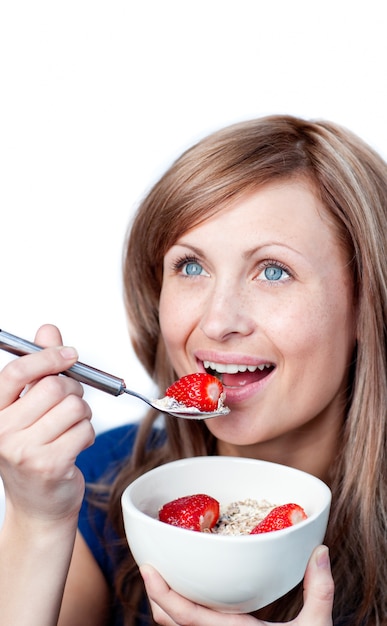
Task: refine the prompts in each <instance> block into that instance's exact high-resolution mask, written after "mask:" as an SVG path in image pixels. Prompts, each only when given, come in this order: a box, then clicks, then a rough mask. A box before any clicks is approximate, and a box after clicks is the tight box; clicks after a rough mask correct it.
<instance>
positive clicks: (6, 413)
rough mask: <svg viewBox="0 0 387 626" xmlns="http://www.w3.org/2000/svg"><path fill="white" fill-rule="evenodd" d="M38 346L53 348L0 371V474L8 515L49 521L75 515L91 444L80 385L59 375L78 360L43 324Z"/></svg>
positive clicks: (88, 414) (88, 413) (87, 410)
mask: <svg viewBox="0 0 387 626" xmlns="http://www.w3.org/2000/svg"><path fill="white" fill-rule="evenodd" d="M36 342H37V343H38V344H39V345H44V346H52V347H49V348H47V349H45V350H42V351H41V352H37V353H35V354H32V355H28V356H24V357H21V358H19V359H16V360H14V361H11V362H10V363H8V364H7V365H6V366H5V367H4V369H3V371H2V372H1V373H0V475H1V476H2V478H3V482H4V488H5V493H6V498H7V508H6V514H8V512H9V511H11V512H17V518H19V519H20V516H24V517H25V518H26V519H29V520H34V519H35V520H36V521H38V520H41V521H50V520H52V519H54V520H59V519H61V518H67V519H68V518H69V517H71V516H73V517H76V516H77V514H78V510H79V507H80V504H81V501H82V497H83V492H84V481H83V477H82V475H81V473H80V472H79V470H78V469H77V468H76V467H75V464H74V462H75V458H76V456H77V455H78V454H79V452H80V451H81V450H82V449H84V448H85V447H87V446H89V445H90V444H91V443H92V442H93V441H94V431H93V428H92V426H91V424H90V418H91V410H90V408H89V406H88V405H87V403H86V402H85V401H84V400H83V388H82V386H81V385H80V384H79V383H78V382H76V381H74V380H72V379H70V378H68V377H65V376H58V375H57V374H58V373H59V372H62V371H64V370H66V369H68V368H69V367H71V366H72V365H73V364H74V363H75V361H76V360H77V353H76V351H75V350H74V349H73V348H64V347H63V346H62V345H61V344H62V338H61V336H60V333H59V331H58V329H57V328H55V327H54V326H43V327H42V328H41V329H40V330H39V332H38V333H37V335H36Z"/></svg>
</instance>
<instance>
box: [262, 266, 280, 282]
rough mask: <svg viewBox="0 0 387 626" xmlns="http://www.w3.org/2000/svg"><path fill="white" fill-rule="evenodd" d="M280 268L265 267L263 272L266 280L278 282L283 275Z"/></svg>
mask: <svg viewBox="0 0 387 626" xmlns="http://www.w3.org/2000/svg"><path fill="white" fill-rule="evenodd" d="M283 272H284V271H283V269H282V268H281V267H267V268H266V269H265V271H264V274H265V277H266V278H267V280H280V278H281V277H282V274H283Z"/></svg>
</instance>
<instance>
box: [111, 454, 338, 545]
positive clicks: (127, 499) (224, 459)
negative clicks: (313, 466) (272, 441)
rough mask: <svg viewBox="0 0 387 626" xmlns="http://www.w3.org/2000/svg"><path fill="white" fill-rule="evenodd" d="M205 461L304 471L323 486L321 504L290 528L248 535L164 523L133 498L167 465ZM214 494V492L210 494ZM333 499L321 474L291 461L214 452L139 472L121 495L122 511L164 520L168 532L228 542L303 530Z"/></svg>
mask: <svg viewBox="0 0 387 626" xmlns="http://www.w3.org/2000/svg"><path fill="white" fill-rule="evenodd" d="M203 461H204V462H205V463H206V462H209V463H214V464H216V463H219V464H221V463H230V461H231V462H232V463H234V462H235V463H238V464H240V465H248V464H250V465H261V466H273V467H274V466H275V467H278V468H279V469H282V468H283V469H285V470H286V471H290V472H291V473H293V474H294V475H303V476H304V477H305V478H307V479H308V480H311V482H315V483H316V484H317V485H319V488H320V489H321V496H322V497H321V506H319V510H318V511H315V512H314V513H312V514H311V515H308V517H307V519H305V520H302V522H299V523H298V524H295V525H294V526H289V527H288V528H283V529H281V530H277V531H275V532H273V533H262V534H255V535H251V534H246V535H224V534H220V533H219V534H218V533H205V532H202V533H199V532H196V533H195V532H192V530H189V529H186V528H181V527H179V526H173V525H171V524H164V523H163V522H161V521H160V520H159V519H158V518H156V517H153V516H152V515H149V514H148V513H145V512H144V511H142V510H141V509H139V508H138V507H137V506H136V505H135V504H134V502H133V500H132V498H131V492H132V491H133V490H134V489H137V488H139V487H141V484H142V483H143V482H146V481H148V480H149V479H150V478H151V477H152V476H154V475H156V474H162V473H163V471H167V468H170V467H172V466H174V467H181V466H183V465H195V464H199V463H203ZM209 495H211V494H209ZM331 500H332V492H331V489H330V488H329V486H328V485H327V484H326V483H325V482H324V481H323V480H321V479H320V478H317V476H314V475H313V474H310V473H308V472H305V471H303V470H300V469H298V468H294V467H290V466H288V465H284V464H282V463H274V462H272V461H264V460H261V459H254V458H250V457H233V456H225V455H214V456H209V455H201V456H195V457H187V458H184V459H177V460H174V461H169V462H167V463H163V464H162V465H159V466H157V467H154V468H152V469H151V470H148V471H147V472H144V474H141V476H138V477H137V478H136V479H134V480H133V481H132V482H131V483H129V485H127V486H126V487H125V489H124V491H123V492H122V496H121V506H122V510H123V512H124V511H125V510H126V511H132V513H133V514H134V515H136V516H137V517H139V518H140V519H142V520H144V522H145V521H146V522H147V523H148V524H154V523H157V524H164V525H165V526H166V528H170V530H169V531H166V532H183V533H187V532H189V533H190V535H194V536H197V540H199V537H200V541H203V540H204V541H208V540H212V541H213V540H214V539H215V540H216V541H226V542H230V540H231V541H233V540H237V541H246V540H247V541H257V542H259V541H271V540H275V537H279V536H283V535H285V534H291V533H294V532H298V531H300V530H301V528H305V527H306V526H308V525H310V524H313V523H314V521H315V520H316V519H317V518H318V517H320V515H321V514H322V513H323V512H324V511H326V510H327V509H328V512H329V509H330V505H331Z"/></svg>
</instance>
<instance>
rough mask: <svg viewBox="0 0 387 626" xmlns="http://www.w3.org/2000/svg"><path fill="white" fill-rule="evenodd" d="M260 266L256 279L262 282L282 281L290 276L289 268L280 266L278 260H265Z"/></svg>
mask: <svg viewBox="0 0 387 626" xmlns="http://www.w3.org/2000/svg"><path fill="white" fill-rule="evenodd" d="M262 265H263V267H262V266H261V271H260V272H259V275H258V277H257V278H258V279H259V280H262V281H264V282H270V283H274V282H281V283H283V282H284V281H286V280H289V278H290V277H291V276H292V274H291V272H290V270H288V269H287V268H286V267H282V264H281V263H279V262H278V261H270V260H268V261H265V262H264V263H263V264H262Z"/></svg>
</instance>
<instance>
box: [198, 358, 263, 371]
mask: <svg viewBox="0 0 387 626" xmlns="http://www.w3.org/2000/svg"><path fill="white" fill-rule="evenodd" d="M203 365H204V367H205V369H206V370H207V369H212V370H214V372H217V373H218V374H236V373H237V372H246V370H248V371H249V372H255V371H256V370H257V369H259V370H260V371H261V372H262V371H263V370H264V369H265V368H270V367H272V365H271V363H262V364H261V365H241V364H238V363H215V362H214V361H203Z"/></svg>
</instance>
